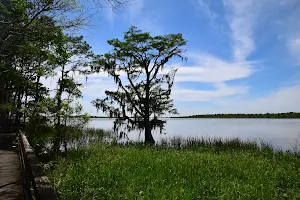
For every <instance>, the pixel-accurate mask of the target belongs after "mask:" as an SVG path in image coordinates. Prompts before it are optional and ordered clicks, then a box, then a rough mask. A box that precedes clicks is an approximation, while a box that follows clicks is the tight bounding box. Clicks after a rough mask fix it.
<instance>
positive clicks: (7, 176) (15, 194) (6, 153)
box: [0, 133, 23, 200]
mask: <svg viewBox="0 0 300 200" xmlns="http://www.w3.org/2000/svg"><path fill="white" fill-rule="evenodd" d="M16 137H17V135H16V134H15V133H1V134H0V200H21V199H23V190H22V179H21V170H20V161H19V153H18V151H17V147H16V145H17V144H14V141H16ZM14 146H15V147H14Z"/></svg>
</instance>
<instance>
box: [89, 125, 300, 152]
mask: <svg viewBox="0 0 300 200" xmlns="http://www.w3.org/2000/svg"><path fill="white" fill-rule="evenodd" d="M90 126H91V127H95V128H102V129H112V126H113V120H112V119H92V120H91V122H90ZM163 133H165V134H160V133H158V131H155V132H154V134H153V136H154V139H155V140H156V141H159V140H160V139H161V138H166V137H172V136H181V137H201V136H204V137H223V138H228V137H239V138H241V139H244V140H246V139H252V140H263V141H265V142H268V143H271V144H272V145H273V146H274V147H276V148H282V149H284V150H286V149H291V148H293V147H294V146H295V144H296V141H297V140H298V141H299V142H300V119H167V124H166V127H165V130H164V132H163ZM128 136H129V139H131V140H142V139H143V134H139V132H131V133H129V134H128Z"/></svg>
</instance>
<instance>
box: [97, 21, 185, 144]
mask: <svg viewBox="0 0 300 200" xmlns="http://www.w3.org/2000/svg"><path fill="white" fill-rule="evenodd" d="M108 43H109V44H110V45H111V46H113V47H114V48H113V50H112V51H111V52H110V53H107V54H105V55H104V56H103V57H102V58H101V59H100V61H99V63H100V65H99V67H98V70H101V69H103V70H104V71H105V72H107V73H108V74H109V75H110V76H112V77H113V79H114V81H115V83H116V84H117V86H118V89H117V91H105V94H106V96H107V97H106V98H104V99H96V100H94V101H93V102H92V103H93V105H94V106H95V107H96V108H97V109H98V110H99V109H101V110H102V111H103V112H105V113H107V114H108V115H109V116H110V117H115V118H116V120H115V122H114V129H115V131H118V130H119V129H120V128H121V127H122V128H124V129H127V130H128V131H131V130H133V129H139V130H144V131H145V143H154V142H155V141H154V139H153V136H152V134H151V130H153V129H155V128H159V129H160V131H161V132H162V130H163V128H164V124H165V121H164V120H161V119H159V118H158V117H160V116H162V115H164V114H166V113H172V114H177V110H176V109H175V108H174V105H173V100H172V99H171V98H170V94H171V88H172V85H173V81H174V76H175V73H176V71H177V69H176V68H171V69H170V70H169V71H168V72H167V73H164V71H163V69H164V67H165V64H166V63H167V62H168V61H169V60H170V59H172V58H175V57H178V58H180V59H181V60H183V59H186V58H184V57H183V55H182V53H183V51H184V50H183V49H182V47H183V46H184V45H186V40H184V39H183V38H182V35H181V34H168V35H165V36H151V35H150V34H149V33H147V32H146V33H143V32H142V31H141V30H138V29H137V28H136V27H131V28H130V29H129V31H128V32H126V33H125V36H124V41H120V40H119V39H113V40H109V41H108ZM124 74H125V77H124V78H122V75H124ZM123 133H124V132H121V134H123Z"/></svg>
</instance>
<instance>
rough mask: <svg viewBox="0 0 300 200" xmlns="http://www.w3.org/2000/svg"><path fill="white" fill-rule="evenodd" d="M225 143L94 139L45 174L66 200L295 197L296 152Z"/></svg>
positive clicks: (299, 190) (299, 186) (299, 178)
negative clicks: (199, 144) (149, 143)
mask: <svg viewBox="0 0 300 200" xmlns="http://www.w3.org/2000/svg"><path fill="white" fill-rule="evenodd" d="M177 142H178V141H177ZM194 142H195V141H194ZM179 143H180V141H179ZM240 143H241V142H240ZM172 144H176V142H174V141H173V143H172ZM218 144H219V146H218ZM226 144H227V145H226ZM229 144H230V142H229V141H227V143H226V142H225V143H224V142H223V143H221V144H220V143H217V142H216V141H215V142H210V143H209V142H208V143H207V144H206V145H204V146H205V147H201V148H200V147H198V148H194V149H193V148H190V147H189V148H188V147H186V148H184V147H179V146H180V145H179V146H178V148H176V145H175V147H174V145H173V147H172V148H167V147H144V146H139V145H136V146H134V145H127V146H121V145H107V144H99V145H97V146H92V147H87V148H82V149H80V150H77V151H72V152H70V153H69V155H68V156H67V158H59V159H58V160H56V161H55V162H54V164H53V166H52V167H51V168H50V169H49V170H48V175H49V177H50V180H51V182H52V183H53V185H54V187H55V189H56V191H57V193H58V194H59V196H60V198H61V199H68V200H71V199H300V158H299V156H297V155H294V154H290V153H283V152H278V153H273V152H272V150H271V149H270V148H264V149H259V148H258V147H255V145H253V144H250V143H248V144H246V145H245V144H244V145H241V144H240V145H237V144H238V142H237V141H235V142H232V145H233V144H236V145H237V146H236V147H235V148H230V145H229ZM181 146H182V145H181Z"/></svg>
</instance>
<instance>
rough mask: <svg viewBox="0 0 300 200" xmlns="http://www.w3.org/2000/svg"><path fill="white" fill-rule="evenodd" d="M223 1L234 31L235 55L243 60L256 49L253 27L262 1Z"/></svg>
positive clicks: (239, 59) (237, 58)
mask: <svg viewBox="0 0 300 200" xmlns="http://www.w3.org/2000/svg"><path fill="white" fill-rule="evenodd" d="M223 3H224V6H225V9H226V13H227V20H228V23H229V26H230V29H231V31H232V40H233V56H234V58H235V60H237V61H243V60H245V59H247V57H248V56H249V55H250V54H251V53H252V51H253V50H254V49H255V43H254V39H253V32H254V31H253V29H254V26H255V21H256V20H257V18H258V16H259V13H260V8H261V4H262V3H260V2H259V1H256V0H243V1H240V0H223Z"/></svg>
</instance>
